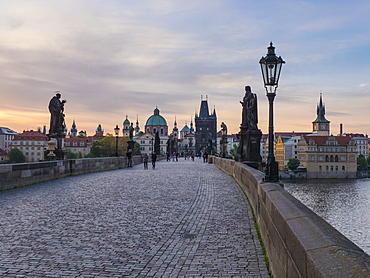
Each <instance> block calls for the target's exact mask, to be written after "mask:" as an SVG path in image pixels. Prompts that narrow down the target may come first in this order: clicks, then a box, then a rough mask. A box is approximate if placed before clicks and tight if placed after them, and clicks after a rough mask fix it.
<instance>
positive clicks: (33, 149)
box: [10, 130, 48, 162]
mask: <svg viewBox="0 0 370 278" xmlns="http://www.w3.org/2000/svg"><path fill="white" fill-rule="evenodd" d="M47 139H48V138H47V136H46V135H45V134H43V133H41V132H40V131H33V130H30V131H24V132H23V133H21V134H18V135H15V136H14V139H13V141H12V143H11V145H10V148H11V149H13V148H14V149H19V150H20V151H21V152H22V153H23V155H24V156H25V157H26V162H36V161H41V160H44V151H45V150H46V148H47V144H46V142H47Z"/></svg>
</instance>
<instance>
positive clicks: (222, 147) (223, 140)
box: [220, 135, 228, 158]
mask: <svg viewBox="0 0 370 278" xmlns="http://www.w3.org/2000/svg"><path fill="white" fill-rule="evenodd" d="M220 156H221V157H222V158H226V157H228V153H227V135H222V137H221V140H220Z"/></svg>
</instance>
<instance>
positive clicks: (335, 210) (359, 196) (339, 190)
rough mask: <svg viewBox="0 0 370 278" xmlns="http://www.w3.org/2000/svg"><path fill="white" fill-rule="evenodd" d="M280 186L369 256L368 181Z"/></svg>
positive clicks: (320, 182) (304, 181)
mask: <svg viewBox="0 0 370 278" xmlns="http://www.w3.org/2000/svg"><path fill="white" fill-rule="evenodd" d="M283 183H284V188H285V189H286V190H287V191H288V192H289V193H290V194H292V195H293V196H294V197H296V198H297V199H298V200H300V201H301V202H302V203H303V204H305V205H306V206H307V207H309V208H310V209H311V210H313V211H314V212H315V213H316V214H317V215H319V216H320V217H322V218H323V219H325V220H326V221H327V222H328V223H330V224H331V225H332V226H333V227H334V228H336V229H337V230H338V231H339V232H341V233H342V234H343V235H345V236H346V237H347V238H348V239H350V240H351V241H352V242H354V243H355V244H356V245H357V246H359V247H360V248H361V249H362V250H364V251H365V252H366V253H367V254H369V255H370V178H368V179H353V180H352V179H351V180H345V179H330V180H329V179H325V180H303V181H302V180H299V181H295V182H294V183H293V182H290V181H285V180H284V181H283Z"/></svg>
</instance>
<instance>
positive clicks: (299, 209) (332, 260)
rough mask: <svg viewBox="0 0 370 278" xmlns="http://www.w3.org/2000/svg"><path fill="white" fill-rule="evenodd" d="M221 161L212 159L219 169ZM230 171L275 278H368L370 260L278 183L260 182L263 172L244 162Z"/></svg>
mask: <svg viewBox="0 0 370 278" xmlns="http://www.w3.org/2000/svg"><path fill="white" fill-rule="evenodd" d="M222 160H223V159H221V158H214V163H215V164H216V165H217V166H219V167H220V168H221V169H222V166H224V165H226V163H225V162H223V161H222ZM227 171H228V172H231V170H230V169H228V170H227ZM232 172H233V173H234V177H235V179H236V181H237V182H238V183H239V184H240V186H241V188H242V189H243V190H244V192H245V193H246V195H247V197H251V198H250V203H251V205H252V207H253V209H254V212H255V214H256V218H257V222H258V225H259V228H260V231H261V235H262V238H263V241H264V244H265V247H266V250H267V254H268V255H269V259H270V264H271V267H272V270H273V273H274V276H275V277H315V278H316V277H333V278H334V277H358V278H364V277H370V256H369V255H367V254H366V253H364V252H363V251H362V250H361V249H360V248H359V247H357V246H356V245H355V244H354V243H352V242H351V241H350V240H348V239H347V238H346V237H344V236H343V235H342V234H341V233H339V232H338V231H337V230H336V229H334V228H333V227H332V226H331V225H330V224H328V223H327V222H325V221H324V220H323V219H322V218H320V217H319V216H317V215H316V214H315V213H314V212H312V211H311V210H310V209H309V208H307V207H306V206H304V205H303V204H302V203H300V202H299V201H298V200H297V199H295V198H294V197H293V196H291V195H290V194H289V193H288V192H286V191H285V190H284V189H283V188H282V187H281V185H280V184H279V183H262V182H261V181H262V178H263V173H261V172H259V171H257V170H256V169H253V168H251V167H248V166H245V165H243V164H240V163H235V164H234V169H233V171H232ZM246 172H248V173H246ZM253 177H255V178H253ZM251 183H252V184H253V186H252V185H251ZM255 191H256V192H255ZM256 194H257V196H258V197H257V198H256Z"/></svg>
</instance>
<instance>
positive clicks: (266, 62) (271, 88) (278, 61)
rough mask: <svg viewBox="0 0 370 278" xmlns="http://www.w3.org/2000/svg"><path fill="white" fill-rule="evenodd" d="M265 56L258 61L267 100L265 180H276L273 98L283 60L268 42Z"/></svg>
mask: <svg viewBox="0 0 370 278" xmlns="http://www.w3.org/2000/svg"><path fill="white" fill-rule="evenodd" d="M267 49H268V51H267V55H266V57H262V58H261V59H260V61H259V63H260V65H261V70H262V77H263V83H264V86H265V89H266V95H267V98H268V101H269V135H268V157H267V164H266V171H265V181H268V182H278V181H279V169H278V163H277V162H276V160H275V154H274V107H273V106H274V99H275V96H276V89H277V87H278V84H279V78H280V72H281V68H282V66H283V64H284V63H285V61H284V60H283V59H282V58H281V56H279V57H277V56H276V54H275V47H274V46H273V45H272V42H271V43H270V46H269V47H268V48H267Z"/></svg>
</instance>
